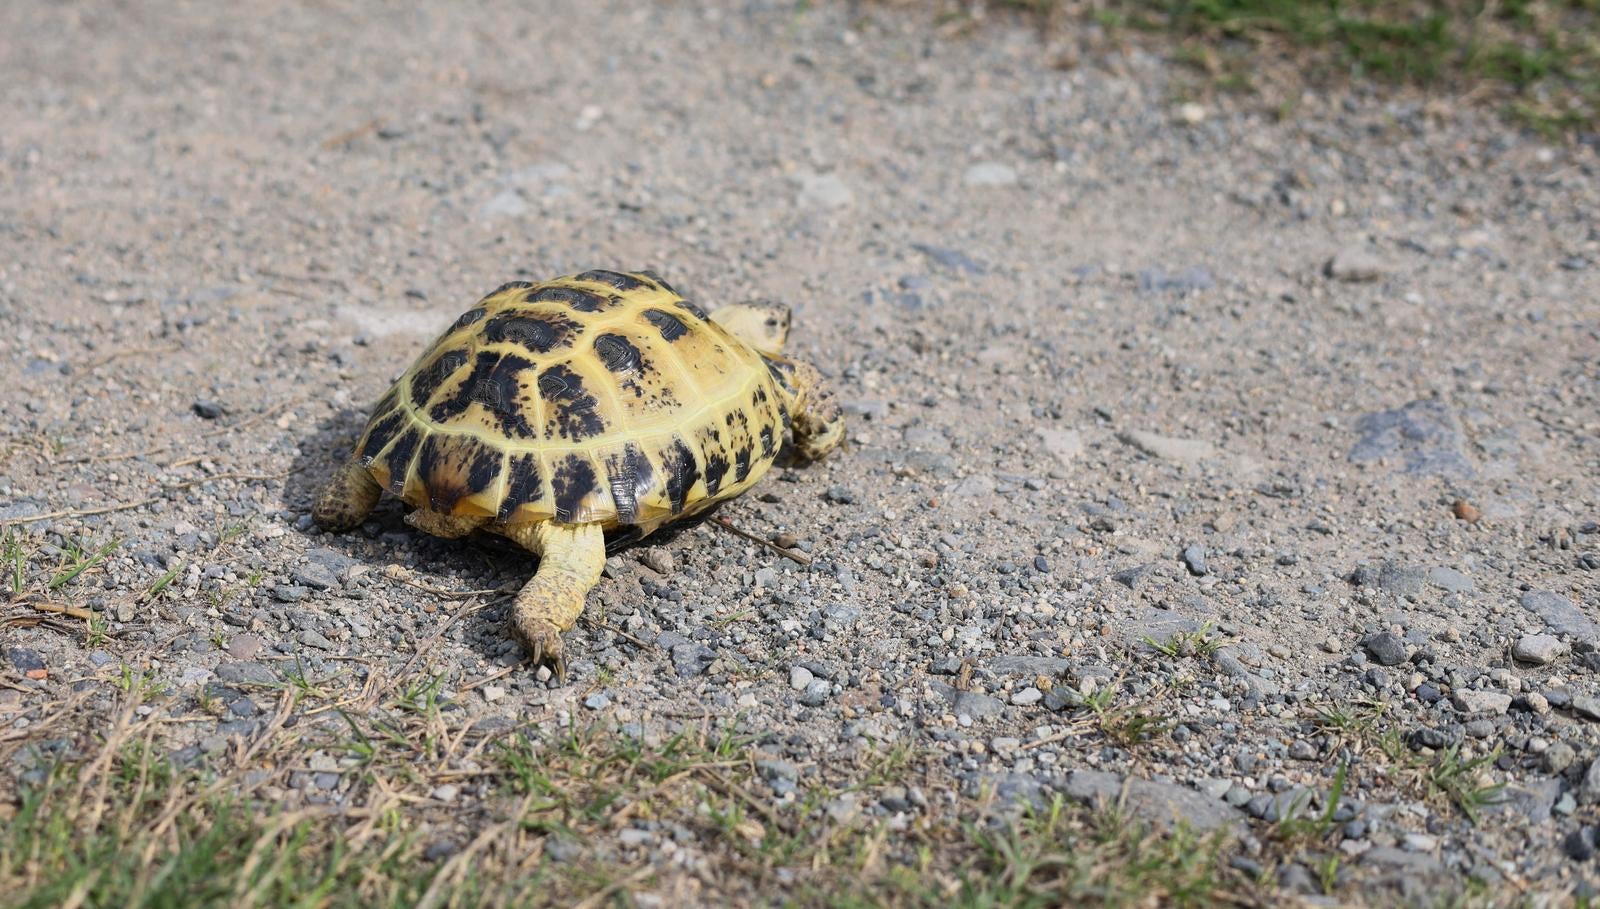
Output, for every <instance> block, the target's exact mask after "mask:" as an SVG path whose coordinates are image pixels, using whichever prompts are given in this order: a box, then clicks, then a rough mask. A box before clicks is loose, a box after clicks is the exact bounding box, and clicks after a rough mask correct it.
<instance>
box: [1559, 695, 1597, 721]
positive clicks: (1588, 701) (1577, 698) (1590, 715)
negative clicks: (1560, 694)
mask: <svg viewBox="0 0 1600 909" xmlns="http://www.w3.org/2000/svg"><path fill="white" fill-rule="evenodd" d="M1546 697H1549V695H1546ZM1550 703H1551V704H1552V705H1553V704H1555V699H1553V698H1552V699H1551V701H1550ZM1572 710H1573V712H1574V713H1576V714H1578V715H1579V716H1581V717H1583V718H1584V719H1586V720H1600V698H1597V697H1594V696H1593V695H1588V694H1579V695H1574V696H1573V698H1572Z"/></svg>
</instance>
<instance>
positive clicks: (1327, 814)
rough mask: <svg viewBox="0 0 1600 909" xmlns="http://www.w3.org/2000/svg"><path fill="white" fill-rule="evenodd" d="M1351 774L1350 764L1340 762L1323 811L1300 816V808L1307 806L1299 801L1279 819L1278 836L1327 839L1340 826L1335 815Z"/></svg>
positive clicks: (1320, 840)
mask: <svg viewBox="0 0 1600 909" xmlns="http://www.w3.org/2000/svg"><path fill="white" fill-rule="evenodd" d="M1349 774H1350V765H1349V764H1340V765H1339V769H1338V770H1337V771H1336V772H1335V773H1334V775H1333V784H1332V786H1330V787H1329V789H1328V798H1327V799H1326V801H1325V802H1324V804H1323V806H1322V813H1321V814H1319V815H1317V816H1316V817H1312V818H1304V817H1300V809H1302V808H1304V807H1305V806H1304V805H1303V804H1298V803H1297V804H1295V805H1293V806H1291V807H1290V810H1288V811H1285V812H1284V813H1283V815H1282V816H1281V817H1280V818H1279V819H1278V828H1277V830H1276V831H1275V832H1276V835H1277V837H1278V838H1279V839H1281V840H1287V841H1299V842H1314V843H1320V842H1323V841H1325V840H1327V838H1328V837H1329V835H1330V834H1332V833H1333V831H1334V829H1335V828H1336V827H1337V826H1338V825H1337V823H1336V822H1335V821H1334V819H1333V817H1334V815H1335V814H1337V813H1338V811H1339V803H1340V802H1341V801H1342V800H1343V799H1344V784H1345V779H1346V777H1348V776H1349ZM1307 798H1309V796H1307Z"/></svg>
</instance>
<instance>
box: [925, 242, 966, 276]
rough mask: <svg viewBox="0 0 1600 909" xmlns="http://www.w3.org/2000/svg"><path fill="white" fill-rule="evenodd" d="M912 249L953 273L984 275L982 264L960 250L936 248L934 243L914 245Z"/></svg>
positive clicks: (943, 247)
mask: <svg viewBox="0 0 1600 909" xmlns="http://www.w3.org/2000/svg"><path fill="white" fill-rule="evenodd" d="M911 248H912V249H914V250H916V251H917V252H920V253H922V254H923V255H925V256H927V257H928V258H930V259H932V260H933V261H935V262H937V263H939V264H940V265H942V266H944V267H945V268H948V269H950V270H952V271H959V272H965V273H967V274H969V275H981V274H983V273H984V267H983V265H982V264H981V263H979V262H978V261H976V260H975V259H973V258H972V257H971V256H969V255H967V254H966V253H964V252H961V251H960V250H957V249H950V248H949V247H945V246H935V245H933V244H932V243H913V244H911Z"/></svg>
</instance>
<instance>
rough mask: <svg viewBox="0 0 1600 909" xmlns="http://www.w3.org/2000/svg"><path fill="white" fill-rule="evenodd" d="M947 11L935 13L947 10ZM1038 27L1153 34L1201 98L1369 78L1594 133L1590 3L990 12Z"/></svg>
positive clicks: (1463, 0) (1026, 6) (1182, 3)
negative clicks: (1087, 24) (1025, 16)
mask: <svg viewBox="0 0 1600 909" xmlns="http://www.w3.org/2000/svg"><path fill="white" fill-rule="evenodd" d="M952 3H954V5H955V6H957V7H959V8H968V7H969V4H966V3H965V2H959V3H956V2H954V0H946V2H944V3H940V4H938V6H939V8H941V9H943V10H948V8H949V7H950V6H951V5H952ZM1000 6H1001V7H1002V8H1012V9H1017V10H1022V11H1025V12H1028V13H1032V14H1034V15H1036V16H1037V17H1038V20H1039V21H1040V22H1041V25H1042V26H1050V25H1055V24H1060V23H1067V22H1069V21H1070V20H1071V18H1072V13H1073V11H1079V14H1080V15H1082V16H1086V17H1087V18H1090V19H1092V20H1094V21H1096V22H1098V23H1099V24H1100V25H1102V26H1104V27H1106V28H1108V29H1111V30H1113V31H1114V32H1122V33H1128V34H1132V33H1139V34H1145V35H1150V34H1154V33H1162V34H1165V35H1167V36H1169V37H1170V38H1171V39H1173V40H1175V41H1176V42H1177V48H1176V50H1175V51H1174V53H1173V57H1174V59H1176V60H1178V61H1179V62H1183V63H1188V64H1191V65H1193V66H1195V67H1196V68H1197V69H1199V70H1201V71H1202V72H1203V73H1204V74H1205V81H1206V83H1207V84H1208V85H1209V86H1210V87H1211V88H1212V89H1213V90H1222V91H1248V92H1256V91H1269V90H1270V91H1272V92H1273V93H1274V94H1276V95H1282V96H1283V97H1282V98H1280V99H1279V101H1280V102H1282V103H1292V102H1290V101H1289V99H1292V98H1293V97H1294V96H1297V95H1298V94H1299V93H1300V91H1301V90H1302V89H1304V88H1307V87H1312V86H1316V85H1319V84H1326V83H1328V82H1330V81H1338V80H1348V79H1355V80H1366V79H1372V80H1377V81H1380V82H1386V83H1392V84H1404V85H1413V86H1422V87H1429V88H1433V89H1445V90H1451V91H1457V92H1461V93H1463V94H1465V93H1469V92H1470V93H1471V94H1472V95H1473V96H1476V97H1487V98H1489V99H1491V100H1493V101H1494V102H1496V103H1497V104H1498V106H1499V107H1500V108H1501V109H1502V110H1503V111H1504V112H1505V113H1507V114H1508V115H1509V116H1511V117H1512V118H1514V119H1516V120H1519V121H1521V122H1523V123H1524V124H1526V125H1528V126H1530V127H1532V128H1534V129H1536V130H1538V131H1540V132H1543V133H1547V134H1551V135H1557V134H1560V133H1570V132H1576V131H1582V130H1594V129H1596V128H1600V37H1597V36H1600V2H1596V0H1434V2H1419V0H1103V2H1096V3H1086V4H1067V3H1063V2H1059V0H1017V2H1012V3H1001V4H1000Z"/></svg>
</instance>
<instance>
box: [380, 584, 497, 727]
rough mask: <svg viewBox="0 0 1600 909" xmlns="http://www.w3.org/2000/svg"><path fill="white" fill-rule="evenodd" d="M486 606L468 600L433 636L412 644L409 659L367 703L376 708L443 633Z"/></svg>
mask: <svg viewBox="0 0 1600 909" xmlns="http://www.w3.org/2000/svg"><path fill="white" fill-rule="evenodd" d="M487 605H489V604H488V603H476V602H473V601H472V600H468V601H467V602H466V603H463V604H462V606H461V608H460V609H457V610H456V611H455V613H454V614H452V615H451V616H450V619H449V621H446V622H444V623H443V624H441V625H440V626H439V627H438V628H437V629H436V630H435V631H434V632H433V634H431V635H429V636H428V639H427V640H426V641H422V642H420V643H414V644H413V647H412V653H411V659H409V660H406V664H405V665H404V666H401V667H400V671H399V672H397V673H395V675H394V677H393V678H392V679H390V680H389V681H387V682H386V683H384V685H383V686H382V687H379V688H375V689H374V690H373V692H372V700H371V701H370V702H369V703H370V704H371V705H372V706H376V705H377V703H378V702H379V700H380V699H382V698H383V697H385V696H386V695H388V694H389V692H390V691H391V690H393V688H394V686H395V685H397V684H398V683H399V682H400V680H401V679H403V678H405V677H406V676H408V675H410V674H411V668H412V667H413V666H415V665H417V661H418V660H420V659H422V657H423V654H431V653H432V652H433V645H434V644H437V643H438V642H439V640H440V639H441V638H443V637H444V636H445V632H448V631H449V630H450V629H451V628H453V627H455V624H456V622H459V621H461V620H462V619H463V618H466V617H467V616H469V615H471V614H473V613H474V612H477V611H478V610H480V609H482V608H484V607H485V606H487Z"/></svg>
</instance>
